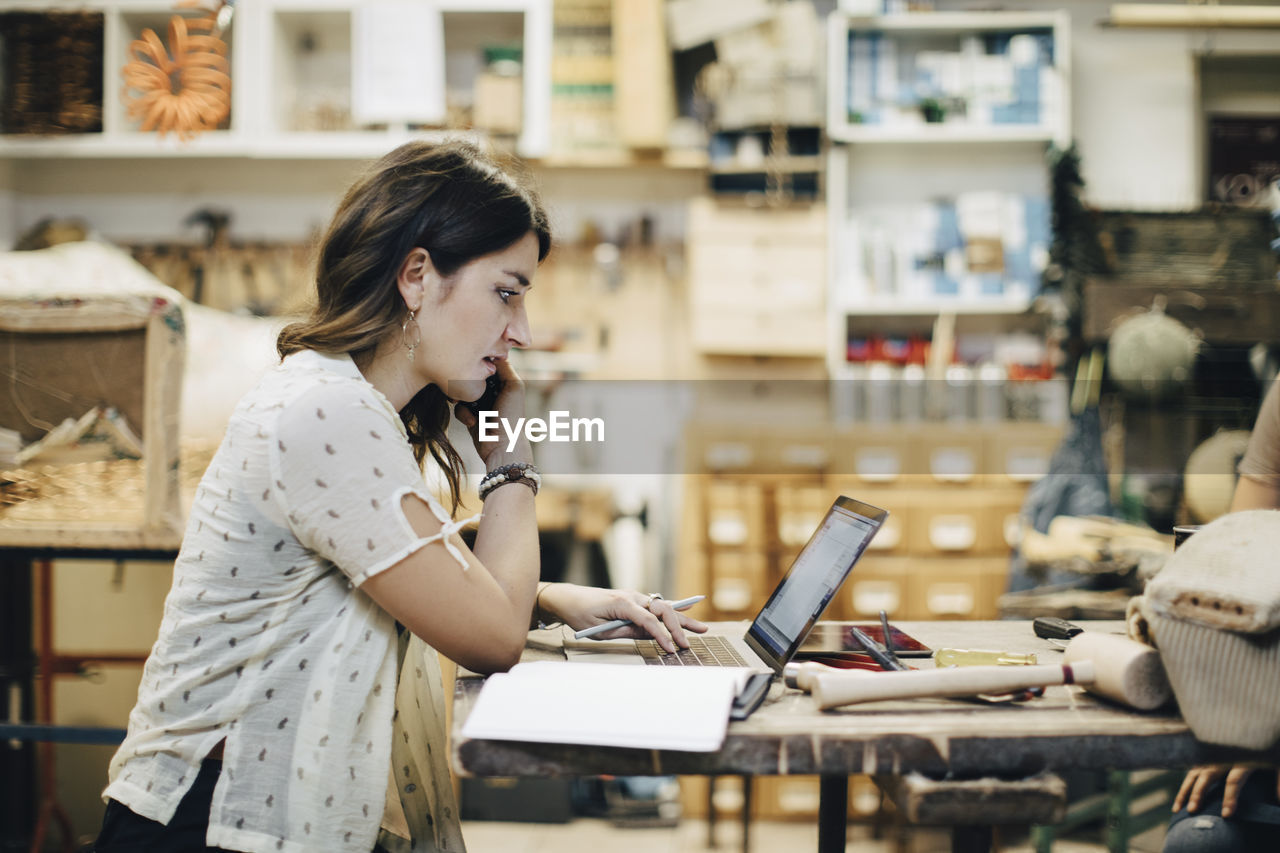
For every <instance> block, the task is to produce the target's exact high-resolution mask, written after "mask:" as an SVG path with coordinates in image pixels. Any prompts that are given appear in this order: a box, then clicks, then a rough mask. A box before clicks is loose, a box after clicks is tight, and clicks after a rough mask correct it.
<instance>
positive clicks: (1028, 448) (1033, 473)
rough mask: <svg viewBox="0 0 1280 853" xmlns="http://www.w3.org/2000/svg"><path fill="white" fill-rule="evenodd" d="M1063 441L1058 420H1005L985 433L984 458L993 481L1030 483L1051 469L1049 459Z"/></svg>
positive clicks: (997, 482)
mask: <svg viewBox="0 0 1280 853" xmlns="http://www.w3.org/2000/svg"><path fill="white" fill-rule="evenodd" d="M1061 442H1062V427H1061V426H1058V425H1057V424H1038V423H1002V424H995V425H992V426H991V427H990V428H989V430H988V432H987V434H986V436H985V448H984V459H985V461H986V464H987V473H988V474H990V475H991V482H992V483H996V484H1015V485H1027V484H1030V483H1034V482H1035V481H1036V480H1039V479H1040V478H1041V477H1043V476H1044V475H1046V474H1048V473H1049V461H1050V460H1051V459H1052V458H1053V453H1054V451H1055V450H1057V449H1058V445H1059V444H1060V443H1061Z"/></svg>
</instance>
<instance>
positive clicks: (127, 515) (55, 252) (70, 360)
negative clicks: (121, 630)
mask: <svg viewBox="0 0 1280 853" xmlns="http://www.w3.org/2000/svg"><path fill="white" fill-rule="evenodd" d="M185 346H186V338H185V327H184V321H183V314H182V297H181V296H180V295H179V294H178V293H177V292H176V291H174V290H171V289H170V288H168V287H165V286H163V285H161V284H160V283H159V282H157V281H156V280H155V278H153V277H152V276H151V275H150V274H149V273H148V272H147V271H146V270H145V269H143V268H142V267H141V266H140V265H138V264H137V263H136V262H135V261H134V260H133V259H132V258H130V257H129V256H128V255H126V254H124V253H123V252H120V251H119V250H116V249H113V248H111V247H108V246H105V245H101V244H97V243H67V244H63V245H60V246H55V247H53V248H51V249H44V250H40V251H35V252H9V253H5V254H0V369H3V370H4V372H5V373H6V375H9V376H13V377H15V378H20V379H21V382H15V383H12V384H10V385H9V388H8V390H7V391H6V392H4V393H0V426H2V427H5V428H8V429H11V430H17V431H18V432H19V433H21V435H22V440H23V444H24V445H30V444H31V443H32V442H33V441H35V440H38V439H40V438H41V437H42V435H43V434H44V433H45V432H46V430H47V429H48V428H49V427H51V426H54V425H57V424H61V423H63V422H64V421H66V420H67V419H71V420H73V421H76V420H80V419H81V418H84V417H85V416H86V415H88V414H90V413H91V411H92V410H94V409H95V408H96V407H103V408H102V411H103V412H104V413H105V411H106V407H110V408H113V409H114V410H115V411H116V412H117V413H118V417H119V419H121V420H122V421H123V423H124V424H127V429H128V431H129V432H132V433H134V434H136V435H137V436H139V437H140V445H141V453H140V454H139V455H140V458H137V459H128V458H126V459H114V458H113V459H102V460H101V461H94V462H75V463H67V464H57V465H53V466H47V465H43V464H42V461H41V460H42V457H41V456H40V455H37V456H35V457H34V458H32V459H30V460H28V461H27V462H25V463H23V464H24V465H25V469H24V468H23V467H19V468H18V469H16V470H10V471H9V472H8V473H7V475H6V476H5V482H4V483H3V484H0V544H2V545H5V546H9V547H45V546H54V545H56V546H59V547H73V548H117V549H129V548H136V549H150V548H154V549H172V548H176V547H177V545H178V542H179V541H180V539H181V534H182V525H183V520H184V516H185V513H184V511H183V508H182V506H181V499H180V496H179V479H178V477H179V446H178V439H179V430H178V427H179V424H178V417H179V406H180V400H181V393H182V377H183V364H184V359H185ZM100 420H103V421H110V416H109V415H106V414H104V415H103V417H102V418H100ZM85 451H86V448H85V447H83V446H81V447H79V448H76V452H77V453H83V452H85ZM64 458H65V457H64ZM19 486H20V487H21V493H20V494H19V493H17V492H18V487H19Z"/></svg>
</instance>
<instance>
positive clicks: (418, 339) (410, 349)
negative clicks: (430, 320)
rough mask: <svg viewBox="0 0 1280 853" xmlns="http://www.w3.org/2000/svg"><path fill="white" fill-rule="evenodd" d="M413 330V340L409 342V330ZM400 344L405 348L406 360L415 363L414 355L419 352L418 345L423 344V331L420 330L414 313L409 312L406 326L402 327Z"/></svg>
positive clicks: (405, 322)
mask: <svg viewBox="0 0 1280 853" xmlns="http://www.w3.org/2000/svg"><path fill="white" fill-rule="evenodd" d="M410 328H412V329H413V340H412V341H411V340H409V329H410ZM400 343H401V344H402V345H403V346H404V348H405V350H407V352H405V358H407V359H409V361H413V356H414V354H415V353H416V352H417V351H418V344H420V343H422V329H420V328H418V323H417V322H416V319H415V318H414V315H413V312H412V311H410V312H409V316H408V317H407V318H406V319H405V321H404V325H403V326H401V327H400Z"/></svg>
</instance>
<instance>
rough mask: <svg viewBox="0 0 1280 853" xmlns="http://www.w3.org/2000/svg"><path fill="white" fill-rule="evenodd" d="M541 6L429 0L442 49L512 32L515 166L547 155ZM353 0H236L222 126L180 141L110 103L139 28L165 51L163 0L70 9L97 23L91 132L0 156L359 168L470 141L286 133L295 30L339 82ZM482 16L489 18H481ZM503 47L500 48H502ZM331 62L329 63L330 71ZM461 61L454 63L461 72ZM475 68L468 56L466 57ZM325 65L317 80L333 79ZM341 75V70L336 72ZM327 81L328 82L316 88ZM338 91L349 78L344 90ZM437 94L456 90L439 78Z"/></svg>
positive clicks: (296, 72)
mask: <svg viewBox="0 0 1280 853" xmlns="http://www.w3.org/2000/svg"><path fill="white" fill-rule="evenodd" d="M551 3H552V0H440V2H438V3H436V4H435V5H436V8H438V9H439V11H440V12H441V13H442V15H443V16H444V22H445V40H446V49H447V50H455V51H467V50H472V49H475V50H476V51H477V52H478V50H479V47H480V46H481V45H482V44H483V43H485V40H486V39H490V38H492V39H498V38H500V37H503V36H504V35H507V36H509V35H510V34H511V33H516V34H517V36H516V37H517V38H518V39H519V40H520V42H521V46H522V53H523V62H522V86H523V95H522V104H521V107H522V114H523V117H524V120H523V122H522V127H521V131H520V134H519V137H518V138H517V139H516V141H515V147H516V151H517V153H519V154H520V155H521V156H523V157H527V158H538V157H542V156H545V155H546V154H547V153H548V151H549V150H550V99H551V28H552V20H551ZM65 6H66V4H64V3H60V2H31V3H23V4H22V8H24V9H32V10H48V11H50V12H56V11H59V10H62V9H63V8H65ZM358 6H359V3H358V0H242V2H240V3H237V4H236V6H235V15H234V18H233V20H232V24H231V27H230V28H229V29H228V30H227V31H226V32H225V33H224V34H223V39H224V41H226V42H227V44H228V46H229V51H228V59H229V60H230V62H231V78H232V109H231V118H230V128H229V129H226V130H219V131H210V132H206V133H202V134H198V135H197V136H196V137H195V138H193V139H191V140H187V141H183V140H179V139H177V138H176V137H175V136H173V135H172V134H169V135H167V136H166V137H164V138H161V137H159V136H158V135H157V134H154V133H141V132H139V131H138V129H137V127H138V123H137V122H136V121H132V120H130V119H128V118H127V117H126V115H125V104H124V101H123V99H122V97H121V94H120V90H121V82H120V68H122V67H123V66H124V64H125V63H126V62H127V61H128V60H129V58H130V56H129V53H128V49H129V44H130V42H131V41H132V40H133V39H135V38H137V37H138V35H139V33H140V31H141V29H142V28H144V27H151V28H153V29H155V30H156V32H157V34H158V35H160V37H161V40H162V41H166V42H167V32H166V26H167V22H168V20H169V18H170V17H171V16H172V15H173V14H174V7H173V3H172V0H87V2H85V3H83V4H80V5H79V8H84V9H89V10H93V11H101V12H102V13H103V15H104V44H103V67H104V83H103V105H102V109H103V132H101V133H92V134H69V135H66V136H27V135H0V157H5V158H9V159H41V158H53V159H56V158H69V157H76V158H104V159H111V158H120V159H126V158H147V157H156V156H159V157H174V158H181V157H193V158H200V157H206V158H207V157H231V158H234V157H243V158H265V159H285V158H290V159H292V158H304V159H368V158H371V157H376V156H380V155H382V154H385V153H386V152H387V151H389V150H391V149H392V148H394V147H395V146H396V145H398V144H400V143H402V142H404V141H407V140H409V139H419V138H425V139H439V138H444V137H446V136H448V137H456V136H459V135H462V136H467V137H470V138H473V139H482V138H483V137H484V134H483V133H480V132H478V131H470V130H450V129H440V130H435V129H431V130H423V131H416V130H410V129H408V128H406V127H404V126H403V125H402V126H399V127H396V126H392V127H391V128H390V129H375V130H360V129H352V130H333V131H329V130H323V131H320V130H316V131H311V130H307V131H294V130H291V129H290V128H291V121H290V117H289V116H288V115H286V113H287V111H288V109H290V108H292V107H293V103H292V102H291V101H289V100H288V97H287V95H288V94H289V93H288V91H287V90H288V89H289V88H290V87H298V86H305V85H306V83H307V80H306V79H301V78H305V77H306V74H305V73H304V72H305V71H306V70H307V67H306V66H304V65H301V64H300V63H299V61H298V56H299V47H298V35H299V32H300V30H299V29H298V24H299V22H300V21H303V22H305V21H307V20H308V19H310V22H311V24H312V25H313V26H314V27H318V28H319V29H318V30H317V33H318V34H319V35H320V36H321V37H327V36H330V35H332V34H334V33H338V32H340V34H341V35H342V36H344V37H345V41H344V40H343V39H332V41H334V42H335V43H334V44H332V45H328V46H327V47H328V49H329V50H330V51H331V54H330V55H329V56H328V57H327V59H328V60H330V61H331V64H332V63H333V62H337V60H338V59H343V58H342V57H336V58H335V55H334V54H335V53H341V52H342V51H343V50H345V51H346V54H347V55H346V57H345V59H343V61H345V62H346V63H347V66H348V70H347V71H346V72H345V73H346V74H349V73H350V72H349V63H350V57H349V53H350V39H349V35H347V29H348V28H349V21H350V15H351V13H352V12H353V11H354V10H355V9H357V8H358ZM487 18H492V20H487ZM508 40H510V39H508ZM339 64H341V63H339ZM464 64H465V63H464ZM474 64H475V66H476V67H478V66H479V59H476V60H475V63H474ZM333 70H334V69H333V68H329V69H328V71H331V72H332V71H333ZM339 70H341V69H339ZM328 82H332V81H328ZM346 82H349V81H346ZM447 82H448V83H449V85H458V84H459V83H460V82H461V83H462V84H465V83H466V82H467V81H466V80H462V81H456V80H449V81H447Z"/></svg>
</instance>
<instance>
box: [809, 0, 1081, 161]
mask: <svg viewBox="0 0 1280 853" xmlns="http://www.w3.org/2000/svg"><path fill="white" fill-rule="evenodd" d="M827 27H828V29H827V34H828V45H827V53H828V57H829V66H828V67H829V75H828V87H827V134H828V136H830V137H831V139H832V140H834V141H837V142H860V143H865V142H894V143H903V142H913V143H914V142H945V143H954V142H975V143H982V142H995V141H1013V142H1019V141H1032V142H1049V141H1057V142H1065V141H1066V140H1068V139H1070V133H1069V131H1070V123H1071V112H1070V91H1069V88H1070V79H1071V67H1070V55H1071V53H1070V43H1069V37H1068V33H1069V17H1068V15H1067V13H1065V12H1049V13H1040V12H921V13H913V14H900V15H880V16H875V17H855V16H850V15H848V14H846V13H843V12H839V11H837V12H833V13H832V14H831V16H830V17H829V18H828V19H827ZM1015 36H1025V37H1029V38H1030V39H1031V40H1030V41H1024V42H1021V43H1019V44H1018V46H1017V47H1014V46H1013V45H1011V44H1010V43H1009V42H1008V41H1006V39H1012V38H1013V37H1015ZM1045 44H1047V45H1049V47H1048V50H1047V51H1045V50H1043V49H1042V48H1041V45H1045ZM1038 48H1041V49H1038ZM1046 54H1047V55H1046ZM929 66H933V67H929ZM940 70H941V71H942V73H938V72H939V71H940ZM904 71H908V72H911V73H912V75H914V77H915V79H914V80H905V79H903V76H904V75H903V72H904ZM863 72H865V76H866V78H867V79H866V80H865V81H864V80H863V76H864V74H863ZM949 72H954V73H949ZM939 77H943V78H944V79H938V78H939ZM851 78H853V79H851ZM1027 87H1034V88H1035V92H1034V93H1032V92H1030V91H1027ZM1032 94H1034V97H1030V96H1031V95H1032ZM944 96H945V97H949V98H951V99H954V100H957V101H958V105H960V106H963V107H964V108H965V113H964V115H963V116H962V117H961V118H956V117H954V116H952V117H950V118H948V117H947V116H945V115H944V116H943V117H942V120H941V121H930V120H928V119H926V118H925V116H924V115H922V114H921V111H920V110H919V109H918V107H919V105H920V103H921V102H922V101H923V100H924V99H930V98H931V99H935V100H937V99H939V98H942V97H944ZM970 110H972V111H973V114H972V115H970V114H969V111H970ZM859 111H861V112H864V113H865V115H859V116H854V115H851V113H854V112H859Z"/></svg>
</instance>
